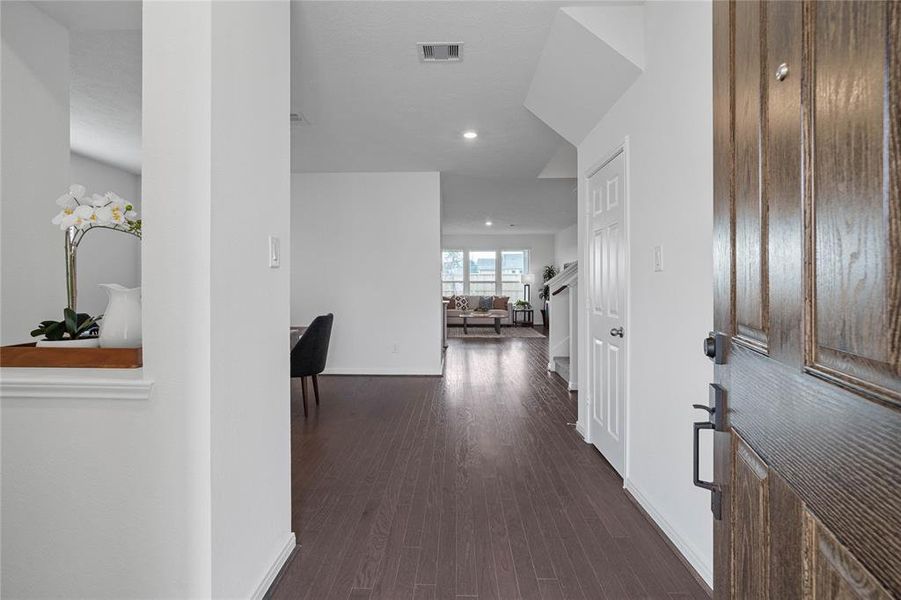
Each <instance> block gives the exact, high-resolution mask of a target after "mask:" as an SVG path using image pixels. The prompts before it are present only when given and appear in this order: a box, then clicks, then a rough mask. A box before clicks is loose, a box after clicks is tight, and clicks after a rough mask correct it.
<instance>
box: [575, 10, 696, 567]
mask: <svg viewBox="0 0 901 600" xmlns="http://www.w3.org/2000/svg"><path fill="white" fill-rule="evenodd" d="M645 8H646V14H647V22H646V26H647V31H646V35H645V39H646V40H647V48H646V52H647V55H646V56H647V65H646V70H645V72H644V73H643V74H642V75H641V76H640V77H639V78H638V80H637V81H636V82H635V83H634V84H633V85H632V87H631V88H629V90H628V91H626V93H625V94H624V95H623V96H622V97H621V98H620V99H619V101H618V102H617V103H616V105H615V106H614V107H613V108H612V109H611V110H610V112H609V113H607V115H606V116H605V117H604V118H603V119H602V120H601V121H600V123H598V125H597V126H596V127H595V128H594V130H593V131H592V132H591V133H590V134H589V135H588V136H587V137H586V138H585V140H584V141H583V142H582V143H581V144H580V145H579V148H578V157H579V161H578V162H579V173H580V174H582V176H583V178H582V179H581V180H580V186H579V188H580V189H579V193H580V200H581V201H582V202H584V201H585V196H586V194H585V180H584V175H585V174H586V170H588V169H589V168H590V167H591V166H592V165H594V164H596V163H597V162H598V161H599V160H601V159H602V158H604V157H605V156H606V155H608V154H609V153H610V152H611V151H612V150H613V149H614V148H615V147H616V146H617V145H619V144H622V142H623V139H624V137H625V136H629V140H630V148H631V155H630V163H629V169H630V175H629V185H630V186H631V194H630V202H631V205H630V211H631V230H630V235H631V239H630V244H629V250H630V257H631V275H630V279H629V283H630V287H631V303H630V310H631V314H630V316H629V328H628V329H627V333H626V335H628V336H629V339H630V344H631V349H630V357H629V358H630V373H629V379H628V385H629V389H630V406H629V408H628V419H629V425H628V440H629V441H628V459H627V466H626V472H627V473H626V474H627V481H626V486H627V487H628V488H629V489H631V490H632V492H633V494H635V495H636V497H637V498H638V499H639V501H640V502H641V503H642V504H643V505H644V506H645V508H646V509H647V510H648V512H649V513H650V514H651V515H652V516H653V517H654V518H655V519H656V520H657V522H658V524H660V526H661V527H662V528H663V530H664V531H666V532H667V534H668V535H669V536H670V537H671V538H672V539H673V541H674V543H675V544H676V545H677V546H678V547H679V549H680V550H681V551H682V552H683V554H685V555H686V557H687V558H688V559H689V561H691V563H692V564H693V565H694V567H695V568H696V569H697V570H698V571H699V572H700V573H701V574H702V575H703V576H704V577H705V579H706V580H707V581H708V583H710V582H711V580H712V566H713V550H712V519H711V515H710V495H709V493H708V492H706V491H704V490H701V489H698V488H695V487H694V486H692V484H691V479H692V472H691V470H692V447H691V446H692V443H691V428H692V426H691V424H692V421H694V420H698V419H700V418H701V417H702V416H703V415H699V414H698V411H695V410H693V409H692V408H691V404H692V403H693V402H698V403H702V404H705V403H706V402H707V384H708V382H710V381H712V379H711V378H712V376H713V368H712V366H711V364H710V362H709V361H708V359H706V358H705V357H704V356H703V355H702V354H701V351H700V345H699V342H700V340H701V339H702V338H703V337H704V336H705V335H706V333H707V331H709V329H710V328H711V327H712V325H713V323H712V319H713V304H712V294H711V293H710V290H711V289H712V281H713V280H712V269H713V267H712V259H711V248H712V206H713V191H712V178H713V173H712V117H711V115H712V106H711V94H712V91H711V86H712V84H711V70H710V64H711V56H712V51H711V7H710V3H709V2H673V3H669V2H649V3H648V4H646V6H645ZM686 32H691V34H690V35H686ZM579 219H580V231H581V232H582V235H581V236H580V253H581V256H582V263H583V264H587V262H586V261H587V247H586V243H585V241H586V240H587V229H586V222H585V217H584V211H581V210H580V211H579ZM655 245H662V246H663V253H664V267H665V269H664V271H663V272H660V273H656V272H654V270H653V262H652V260H653V258H652V256H653V254H652V253H653V247H654V246H655ZM581 300H582V305H581V307H580V311H581V312H582V313H583V314H584V312H585V309H586V307H585V306H584V298H581ZM587 338H588V336H587V335H586V336H583V344H582V350H581V352H580V370H579V372H580V374H581V375H580V382H579V387H580V389H581V390H586V389H587V380H588V375H589V370H588V368H587V356H588V351H587V345H586V342H587ZM580 400H582V401H583V402H582V403H580V413H581V414H580V421H581V422H582V423H584V422H586V420H587V417H586V416H585V413H584V410H585V408H586V407H585V403H584V401H585V400H587V398H586V397H585V395H584V394H583V397H582V398H580ZM702 455H703V456H704V457H705V460H704V463H703V465H702V472H703V470H707V473H708V474H709V471H710V465H711V461H710V452H709V449H708V450H704V452H703V454H702Z"/></svg>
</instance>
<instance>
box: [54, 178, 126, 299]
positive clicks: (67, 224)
mask: <svg viewBox="0 0 901 600" xmlns="http://www.w3.org/2000/svg"><path fill="white" fill-rule="evenodd" d="M56 204H57V206H59V207H60V211H59V213H57V215H56V216H55V217H53V220H52V221H51V222H52V223H53V224H54V225H59V228H60V229H62V230H63V231H64V232H65V234H66V241H65V248H66V301H67V305H68V307H69V308H70V309H71V310H72V311H75V310H76V306H75V305H76V301H77V295H78V285H77V278H76V274H75V263H76V251H77V250H78V244H80V243H81V240H82V239H83V238H84V236H85V234H86V233H87V232H88V231H90V230H91V229H96V228H102V229H112V230H115V231H121V232H123V233H128V234H131V235H133V236H136V237H138V238H140V237H141V219H140V218H139V216H138V213H137V211H136V210H135V208H134V206H133V205H132V204H131V203H129V202H127V201H126V200H124V199H122V198H120V197H119V196H118V195H117V194H116V193H115V192H107V193H106V194H104V195H102V196H101V195H100V194H92V195H91V196H88V195H87V190H86V189H85V187H84V186H83V185H79V184H77V183H76V184H72V185H70V186H69V191H67V192H66V193H65V194H63V195H62V196H60V197H59V198H57V199H56Z"/></svg>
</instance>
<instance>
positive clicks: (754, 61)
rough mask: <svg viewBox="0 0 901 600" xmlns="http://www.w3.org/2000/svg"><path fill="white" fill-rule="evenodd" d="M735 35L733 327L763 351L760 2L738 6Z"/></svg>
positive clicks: (764, 248)
mask: <svg viewBox="0 0 901 600" xmlns="http://www.w3.org/2000/svg"><path fill="white" fill-rule="evenodd" d="M735 10H736V19H737V20H738V22H740V23H742V27H740V28H738V29H737V30H736V31H735V53H736V54H735V56H736V58H735V155H736V174H735V251H736V252H737V253H738V254H740V255H741V256H742V258H743V260H741V261H736V263H735V324H736V329H737V331H738V335H739V336H740V337H741V338H742V339H745V340H746V341H748V342H749V343H750V344H752V345H753V346H755V347H757V348H759V349H761V350H765V349H766V343H767V334H766V331H767V325H766V316H767V310H766V305H767V298H766V264H767V261H766V254H765V252H766V219H767V206H766V201H765V200H766V194H765V189H764V186H765V183H766V179H765V178H764V177H761V173H762V172H764V171H765V168H766V161H765V158H766V154H765V152H764V148H763V146H762V143H761V142H762V139H763V123H765V120H764V118H763V116H764V111H765V109H766V104H765V103H763V102H762V101H761V98H762V93H761V79H762V78H761V60H760V57H761V52H760V47H761V39H762V37H761V26H762V14H761V12H762V9H761V6H760V2H757V1H748V2H739V3H737V4H736V6H735Z"/></svg>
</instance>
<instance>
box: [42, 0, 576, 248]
mask: <svg viewBox="0 0 901 600" xmlns="http://www.w3.org/2000/svg"><path fill="white" fill-rule="evenodd" d="M36 4H38V6H40V7H41V8H42V9H43V10H44V11H45V12H47V13H48V14H50V15H51V16H52V17H54V18H55V19H57V20H58V21H60V22H61V23H63V24H64V25H66V26H67V27H68V28H69V29H70V31H71V32H72V35H71V39H70V43H71V48H72V85H71V92H72V96H71V103H72V113H71V117H72V119H71V135H72V148H73V150H75V151H77V152H80V153H82V154H86V155H88V156H91V157H92V158H95V159H98V160H101V161H103V162H107V163H110V164H114V165H116V166H119V167H121V168H124V169H126V170H129V171H132V172H135V173H140V169H141V116H140V115H141V32H140V25H141V14H140V7H141V3H140V2H139V1H123V0H118V1H113V2H98V1H93V0H89V1H77V2H72V1H58V0H50V1H47V0H41V1H38V2H36ZM571 4H573V3H572V2H570V3H561V2H547V1H534V2H533V1H528V2H515V1H501V2H494V1H442V0H437V1H420V2H393V1H346V2H333V1H312V2H308V1H303V2H294V3H293V4H292V17H291V19H292V89H291V92H292V99H291V109H292V112H298V113H301V114H302V115H303V116H304V118H305V121H306V122H305V123H304V124H301V125H297V124H295V125H294V126H292V170H293V171H295V172H316V171H329V172H335V171H426V170H428V171H441V172H442V180H443V183H442V198H443V213H444V221H443V222H444V228H445V229H446V230H447V231H448V232H450V231H454V232H457V233H464V232H470V233H471V232H475V231H479V232H482V233H484V232H485V225H484V221H485V219H486V217H490V218H493V219H494V220H495V221H498V222H501V221H503V222H504V223H514V224H516V225H517V228H516V229H517V231H514V230H513V228H510V229H505V228H501V227H495V228H494V231H495V232H497V233H501V232H511V233H514V232H515V233H525V232H529V231H534V232H542V233H547V232H552V231H557V230H559V229H562V228H565V227H567V226H569V225H571V224H572V223H575V221H576V207H575V194H574V192H573V187H574V184H573V180H572V179H544V180H538V179H537V177H538V176H539V174H541V173H542V170H543V169H544V168H545V166H546V165H548V163H549V161H551V160H552V159H554V158H555V156H558V157H559V154H560V151H561V150H560V149H561V147H569V149H570V153H571V149H572V146H571V145H570V144H569V143H568V142H566V141H565V140H564V139H563V138H561V137H560V136H559V135H558V134H557V133H556V132H554V131H553V130H552V129H551V128H550V127H548V126H547V125H545V124H544V123H543V122H542V121H541V120H540V119H538V118H537V117H535V116H534V115H533V114H532V113H531V112H529V111H528V110H527V109H526V108H524V107H523V101H524V99H525V98H526V95H527V93H528V91H529V85H530V82H531V81H532V77H533V74H534V72H535V68H536V65H537V64H538V61H539V57H540V56H541V53H542V50H543V48H544V44H545V40H546V38H547V37H548V34H549V32H550V28H551V24H552V23H553V21H554V17H555V15H556V13H557V10H558V9H559V8H560V7H561V6H568V5H571ZM101 30H102V31H103V33H102V34H100V31H101ZM417 42H462V43H463V51H462V53H463V60H462V61H461V62H456V63H424V62H421V61H420V60H419V57H418V54H417V46H416V44H417ZM468 129H474V130H476V131H478V133H479V137H478V138H477V139H476V140H472V141H468V140H464V139H463V138H462V135H461V134H462V132H463V131H465V130H468ZM492 215H493V216H492Z"/></svg>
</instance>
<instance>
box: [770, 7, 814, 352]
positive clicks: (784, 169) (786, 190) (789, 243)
mask: <svg viewBox="0 0 901 600" xmlns="http://www.w3.org/2000/svg"><path fill="white" fill-rule="evenodd" d="M764 8H765V10H766V14H767V18H766V23H767V27H766V36H767V45H766V46H767V47H766V61H765V62H766V67H765V73H764V77H763V80H764V81H767V82H769V84H768V85H767V86H766V94H767V101H766V106H767V111H766V118H767V126H766V156H767V171H766V174H765V176H766V181H767V185H766V191H767V215H768V218H767V224H768V227H769V230H768V235H767V240H768V247H767V252H768V261H767V265H768V275H769V285H768V286H767V290H768V298H769V303H768V308H769V330H768V350H769V355H770V356H772V357H773V358H775V359H777V360H780V361H782V362H784V363H786V364H793V365H796V366H798V367H799V368H800V367H801V366H802V365H803V362H804V351H803V343H802V340H803V335H802V333H801V332H802V320H803V310H804V288H803V286H801V285H800V283H801V282H802V281H804V260H803V255H802V253H800V252H798V239H799V238H798V232H800V231H802V227H803V224H802V223H803V221H802V212H801V207H802V205H803V204H802V202H801V201H800V200H801V193H802V187H801V74H802V69H801V60H802V59H801V53H802V42H803V36H801V35H798V32H800V31H801V23H802V8H803V3H801V2H767V3H765V4H764ZM783 63H784V64H786V65H788V68H789V73H788V77H786V78H785V79H783V80H782V81H778V80H776V77H775V73H776V70H777V69H778V68H779V66H780V65H781V64H783Z"/></svg>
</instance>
